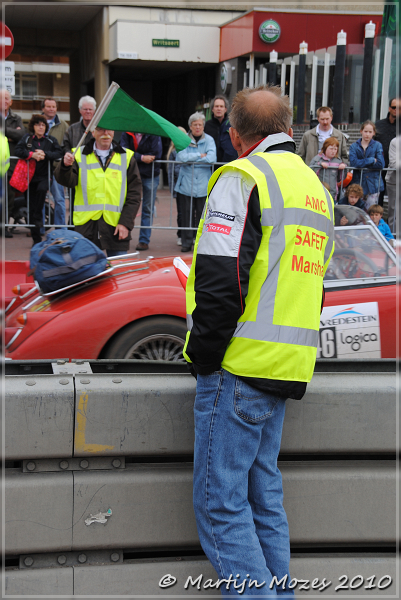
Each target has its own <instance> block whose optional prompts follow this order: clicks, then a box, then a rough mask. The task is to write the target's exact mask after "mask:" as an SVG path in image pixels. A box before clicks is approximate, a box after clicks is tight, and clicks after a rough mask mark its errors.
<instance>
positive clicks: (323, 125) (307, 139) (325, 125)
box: [298, 98, 401, 240]
mask: <svg viewBox="0 0 401 600" xmlns="http://www.w3.org/2000/svg"><path fill="white" fill-rule="evenodd" d="M400 109H401V100H400V99H399V98H391V99H390V102H389V112H388V115H387V117H386V118H385V119H381V120H379V121H377V122H376V123H373V122H372V121H369V120H368V121H365V122H364V123H362V124H361V127H360V134H361V137H360V138H359V139H358V140H357V141H356V142H354V143H353V144H351V145H350V148H349V153H348V152H347V140H346V137H345V136H344V134H343V133H342V132H341V131H339V130H338V129H335V128H334V127H333V125H332V119H333V113H332V110H331V109H330V108H329V107H327V106H322V107H320V108H319V109H318V110H317V119H318V125H317V126H316V127H314V128H313V129H310V130H309V131H307V132H305V133H304V135H303V137H302V140H301V143H300V145H299V148H298V154H299V156H301V158H302V159H303V160H304V162H305V163H306V164H307V165H309V166H310V168H311V169H313V170H314V171H315V173H316V174H317V176H318V177H319V179H320V180H321V181H322V183H323V184H324V185H325V187H326V188H327V189H328V190H329V191H330V194H331V195H332V197H333V199H334V201H335V202H336V203H338V204H348V205H350V206H356V207H357V208H360V209H362V210H364V211H365V212H366V213H368V214H369V215H370V216H372V220H373V222H374V223H375V224H376V225H378V226H379V229H380V230H381V231H382V233H383V234H384V232H385V237H386V239H388V240H390V239H394V236H393V233H395V231H396V214H397V212H398V211H399V210H400V206H399V204H400V199H399V197H398V208H396V203H397V191H396V171H395V170H399V169H400V139H401V138H400V136H398V137H396V133H397V128H396V124H397V120H398V118H399V115H400ZM387 168H388V169H390V170H388V171H386V169H387ZM394 169H395V170H394ZM386 184H387V194H388V225H387V223H385V221H384V219H383V218H382V215H383V212H384V211H383V206H382V205H383V197H384V193H385V185H386ZM347 185H349V187H348V188H347V187H346V186H347ZM377 207H379V208H377ZM371 208H373V209H374V210H372V211H371V210H370V209H371ZM379 213H380V215H381V218H380V220H379V221H378V223H376V220H377V218H378V217H374V218H373V216H374V215H377V214H379ZM345 221H346V222H345ZM347 223H348V219H347V218H346V217H345V216H343V217H342V219H341V223H340V224H341V225H346V224H347Z"/></svg>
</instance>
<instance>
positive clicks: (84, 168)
mask: <svg viewBox="0 0 401 600" xmlns="http://www.w3.org/2000/svg"><path fill="white" fill-rule="evenodd" d="M133 155H134V153H133V152H132V151H131V150H126V151H125V154H119V153H118V152H115V153H114V155H113V157H112V159H111V161H110V163H109V165H108V167H107V169H106V170H105V171H103V169H102V167H101V165H100V163H99V161H98V159H97V158H96V156H95V154H94V152H91V153H90V154H88V155H86V154H82V152H81V148H79V149H78V151H77V153H76V155H75V160H76V161H77V163H78V166H79V176H78V185H77V186H76V188H75V199H74V212H73V222H74V225H84V224H85V223H87V222H88V221H89V220H93V221H97V220H98V219H100V217H103V218H104V220H105V221H106V223H108V224H109V225H112V226H113V227H116V226H117V225H118V222H119V220H120V215H121V211H122V209H123V206H124V202H125V197H126V195H127V169H128V166H129V164H130V161H131V158H132V157H133Z"/></svg>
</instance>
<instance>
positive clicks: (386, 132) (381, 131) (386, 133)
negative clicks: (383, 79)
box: [375, 98, 401, 206]
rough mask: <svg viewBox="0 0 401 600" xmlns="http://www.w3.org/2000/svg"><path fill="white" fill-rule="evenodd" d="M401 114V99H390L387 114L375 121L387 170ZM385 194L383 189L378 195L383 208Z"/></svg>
mask: <svg viewBox="0 0 401 600" xmlns="http://www.w3.org/2000/svg"><path fill="white" fill-rule="evenodd" d="M400 112H401V98H391V100H390V102H389V107H388V114H387V117H386V118H385V119H380V121H376V123H375V125H376V140H377V141H378V142H380V143H381V145H382V146H383V154H384V166H385V168H386V169H387V167H388V162H389V155H388V152H389V148H390V142H391V140H392V139H394V138H395V136H396V135H397V123H398V121H399V117H400ZM385 176H386V171H382V177H383V182H384V185H386V180H385ZM385 193H386V190H385V189H384V191H383V192H381V193H380V196H379V204H380V205H381V206H383V197H384V194H385Z"/></svg>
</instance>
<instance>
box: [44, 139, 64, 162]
mask: <svg viewBox="0 0 401 600" xmlns="http://www.w3.org/2000/svg"><path fill="white" fill-rule="evenodd" d="M48 142H49V143H48V144H47V146H48V147H47V149H46V150H45V155H46V158H49V159H50V160H58V159H59V158H61V157H62V156H63V154H64V152H63V150H62V148H61V146H60V144H59V143H58V141H57V140H56V138H55V137H53V136H52V135H49V137H48Z"/></svg>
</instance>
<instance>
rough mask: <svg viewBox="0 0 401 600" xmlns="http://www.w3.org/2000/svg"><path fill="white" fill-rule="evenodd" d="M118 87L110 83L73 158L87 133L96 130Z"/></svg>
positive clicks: (114, 83)
mask: <svg viewBox="0 0 401 600" xmlns="http://www.w3.org/2000/svg"><path fill="white" fill-rule="evenodd" d="M119 87H120V86H119V85H118V83H116V82H115V81H113V82H112V83H111V85H110V87H109V89H108V90H107V92H106V93H105V95H104V97H103V100H102V101H101V103H100V104H99V106H98V108H97V110H96V112H95V114H94V115H93V117H92V120H91V122H90V123H89V125H88V127H87V128H86V129H85V133H84V134H83V136H82V137H81V139H80V140H79V142H78V145H77V147H76V148H75V150H74V153H73V156H75V154H76V152H77V150H78V148H80V146H82V144H83V142H84V139H85V138H86V135H87V134H88V133H89V132H92V131H94V130H95V129H96V127H97V124H98V123H99V121H100V119H101V118H102V117H103V115H104V113H105V112H106V108H107V107H108V105H109V104H110V102H111V100H112V99H113V96H114V94H115V93H116V91H117V90H118V89H119Z"/></svg>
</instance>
